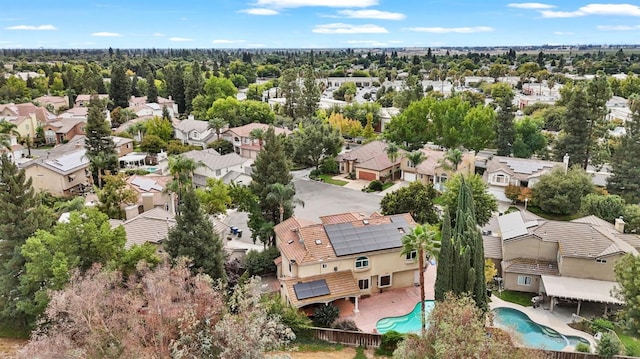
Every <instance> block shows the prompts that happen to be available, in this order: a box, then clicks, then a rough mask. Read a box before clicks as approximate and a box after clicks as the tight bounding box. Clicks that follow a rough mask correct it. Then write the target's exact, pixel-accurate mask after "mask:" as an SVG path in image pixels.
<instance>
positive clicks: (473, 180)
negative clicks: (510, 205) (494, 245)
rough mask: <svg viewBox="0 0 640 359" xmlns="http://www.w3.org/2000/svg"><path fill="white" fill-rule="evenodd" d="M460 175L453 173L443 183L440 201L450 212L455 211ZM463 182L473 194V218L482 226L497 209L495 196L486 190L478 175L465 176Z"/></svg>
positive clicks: (486, 187) (460, 180) (485, 185)
mask: <svg viewBox="0 0 640 359" xmlns="http://www.w3.org/2000/svg"><path fill="white" fill-rule="evenodd" d="M462 177H463V176H462V175H455V176H453V178H451V179H449V180H448V181H447V182H446V184H445V187H446V190H445V191H444V193H443V194H442V203H443V205H444V206H446V207H447V208H449V212H450V213H457V210H458V196H459V195H460V186H461V185H462V182H463V179H462ZM464 182H466V183H467V184H468V186H469V187H470V190H471V194H472V196H473V205H474V208H473V212H474V217H475V220H476V222H477V223H478V225H479V226H484V225H485V224H487V222H489V219H490V218H491V216H492V213H493V212H495V211H497V210H498V204H497V202H496V198H495V197H494V196H493V195H492V194H491V193H489V192H488V191H487V189H488V186H487V184H486V183H485V182H484V181H483V180H482V177H480V176H479V175H475V174H474V175H471V176H469V177H465V179H464ZM454 221H455V220H454Z"/></svg>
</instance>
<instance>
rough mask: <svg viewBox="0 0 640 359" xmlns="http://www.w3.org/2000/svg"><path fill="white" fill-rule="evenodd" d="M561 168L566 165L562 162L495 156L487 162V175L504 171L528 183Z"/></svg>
mask: <svg viewBox="0 0 640 359" xmlns="http://www.w3.org/2000/svg"><path fill="white" fill-rule="evenodd" d="M559 166H564V164H563V163H562V162H554V161H545V160H540V159H535V158H515V157H503V156H493V158H491V159H490V160H489V161H488V162H487V170H486V173H487V174H489V173H494V172H498V171H502V172H505V173H509V174H510V175H512V176H513V177H515V178H517V179H518V180H521V181H528V180H529V179H531V178H534V177H539V176H541V175H543V174H545V173H547V172H548V171H550V170H551V169H552V168H554V167H559Z"/></svg>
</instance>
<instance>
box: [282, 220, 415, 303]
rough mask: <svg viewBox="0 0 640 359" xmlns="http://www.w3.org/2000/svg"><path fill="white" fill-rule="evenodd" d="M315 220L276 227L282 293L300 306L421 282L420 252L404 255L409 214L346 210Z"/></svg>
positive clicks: (408, 228) (296, 221) (410, 223)
mask: <svg viewBox="0 0 640 359" xmlns="http://www.w3.org/2000/svg"><path fill="white" fill-rule="evenodd" d="M320 219H321V223H312V222H308V221H304V220H302V219H299V218H296V217H291V218H289V219H287V220H285V221H284V222H282V223H280V224H278V225H276V226H275V227H274V231H275V234H276V245H277V247H278V249H279V250H280V254H281V256H280V257H278V258H277V259H276V261H275V262H276V265H277V271H278V278H279V280H280V283H281V294H282V296H283V298H286V299H287V301H288V302H289V303H291V304H292V305H293V306H295V307H297V308H302V307H305V306H308V305H314V304H328V303H331V302H333V301H335V300H337V299H349V300H353V301H354V303H355V310H356V312H357V310H358V298H359V297H360V296H361V295H368V294H371V293H376V292H382V291H384V290H386V289H391V288H402V287H408V286H412V285H414V284H415V283H417V282H418V278H419V272H418V265H417V262H416V261H415V256H416V253H415V252H412V253H410V254H408V255H401V252H402V237H403V236H404V235H405V234H406V233H409V232H410V231H411V230H412V228H413V227H415V222H414V220H413V218H411V216H410V215H409V214H399V215H391V216H383V215H380V214H377V213H374V214H372V215H371V216H366V215H364V214H361V213H342V214H335V215H330V216H324V217H321V218H320Z"/></svg>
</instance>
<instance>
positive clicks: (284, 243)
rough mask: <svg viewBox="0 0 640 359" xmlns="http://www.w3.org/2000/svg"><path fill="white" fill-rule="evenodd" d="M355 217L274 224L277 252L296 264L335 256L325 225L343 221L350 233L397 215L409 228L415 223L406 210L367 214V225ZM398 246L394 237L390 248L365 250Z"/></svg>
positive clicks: (343, 215) (380, 224) (287, 221)
mask: <svg viewBox="0 0 640 359" xmlns="http://www.w3.org/2000/svg"><path fill="white" fill-rule="evenodd" d="M358 217H360V216H359V215H354V214H352V213H344V214H338V215H333V216H324V217H323V218H322V220H323V223H319V224H317V223H311V222H307V221H303V220H300V219H299V218H296V217H291V218H289V219H287V220H285V221H283V222H282V223H280V224H278V225H276V226H275V227H274V231H275V233H276V238H277V246H278V249H280V252H281V253H282V254H283V255H284V256H285V257H286V258H288V259H289V260H295V262H296V263H298V264H299V265H303V264H312V263H319V262H323V261H325V260H330V259H335V258H336V257H337V256H338V255H337V253H336V251H335V249H334V246H335V245H336V243H334V241H332V240H331V238H330V237H329V236H328V234H327V230H326V226H335V225H337V224H346V225H350V228H352V229H353V232H354V233H356V232H358V231H359V228H363V227H365V226H366V227H367V229H370V228H373V229H374V230H375V229H376V227H377V226H380V228H383V227H384V226H385V225H390V224H393V223H394V218H395V217H400V218H401V219H402V221H400V222H403V223H406V224H407V225H408V226H410V227H413V226H415V224H416V223H415V221H414V220H413V218H412V217H411V215H409V214H408V213H405V214H400V215H393V216H380V215H376V216H369V217H367V218H366V219H367V224H365V223H364V221H363V218H358ZM354 218H356V220H353V219H354ZM340 220H343V222H339V221H340ZM326 221H328V222H326ZM396 222H398V219H396ZM407 230H409V228H408V229H406V230H405V231H407ZM334 240H335V239H334ZM369 244H370V245H371V246H373V245H374V243H373V242H372V243H369ZM367 245H368V244H367V243H363V246H364V248H365V252H366V248H367ZM401 246H402V243H401V242H400V240H398V241H397V245H394V246H392V247H389V248H387V247H385V248H378V249H375V248H373V247H371V249H370V250H369V251H371V252H373V251H376V250H384V249H391V248H400V247H401ZM359 253H364V252H359ZM351 254H356V253H351ZM345 255H350V254H345Z"/></svg>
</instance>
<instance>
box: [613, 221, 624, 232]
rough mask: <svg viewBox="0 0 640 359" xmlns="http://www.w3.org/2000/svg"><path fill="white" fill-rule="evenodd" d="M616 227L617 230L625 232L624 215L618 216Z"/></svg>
mask: <svg viewBox="0 0 640 359" xmlns="http://www.w3.org/2000/svg"><path fill="white" fill-rule="evenodd" d="M614 228H615V229H616V231H618V232H620V233H624V220H623V219H622V217H620V218H616V221H615V224H614Z"/></svg>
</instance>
